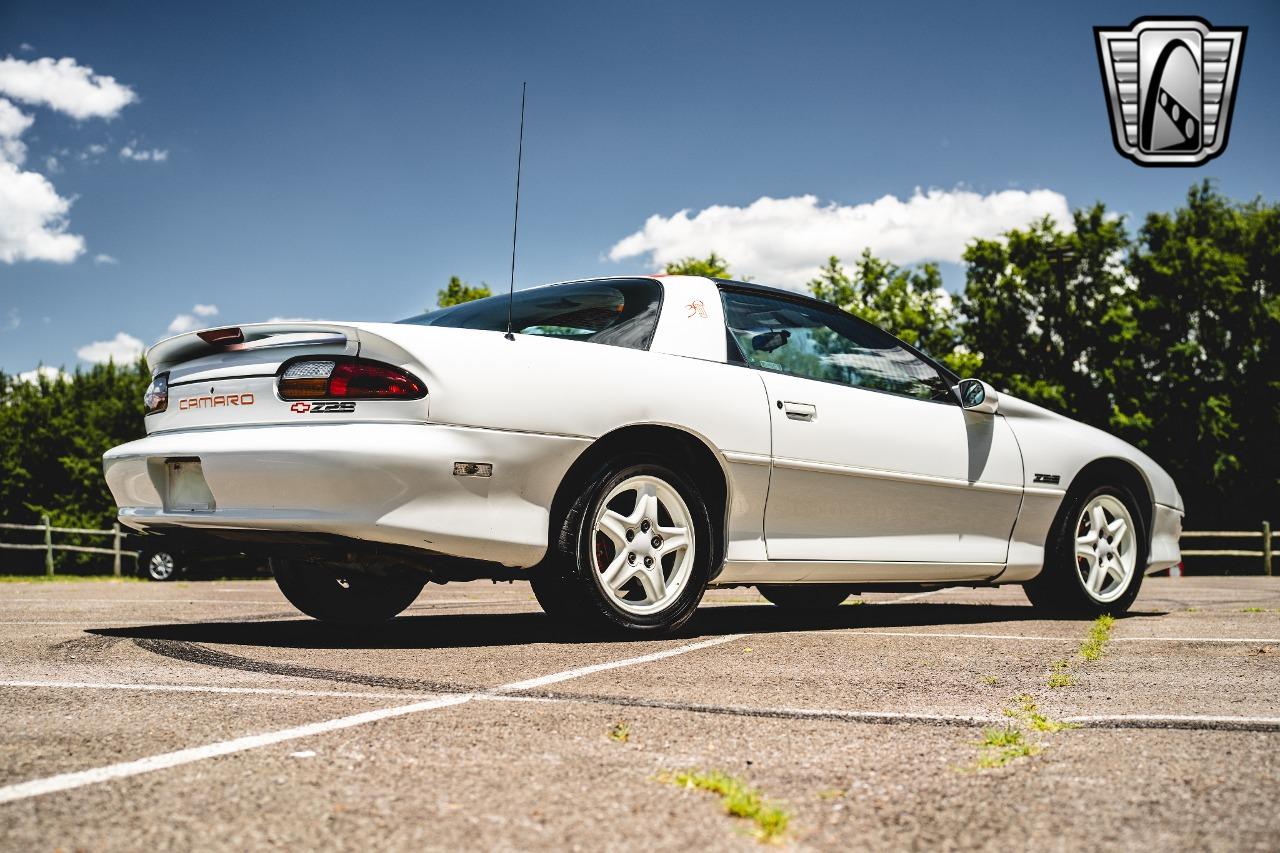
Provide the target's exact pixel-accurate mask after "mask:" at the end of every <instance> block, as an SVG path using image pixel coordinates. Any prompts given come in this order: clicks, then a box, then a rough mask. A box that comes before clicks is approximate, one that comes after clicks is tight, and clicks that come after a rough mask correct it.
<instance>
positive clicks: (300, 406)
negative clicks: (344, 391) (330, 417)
mask: <svg viewBox="0 0 1280 853" xmlns="http://www.w3.org/2000/svg"><path fill="white" fill-rule="evenodd" d="M355 410H356V404H355V403H352V402H350V401H345V402H341V403H304V402H297V403H294V404H293V405H292V406H290V407H289V411H291V412H293V413H294V414H295V415H305V414H312V415H323V414H332V413H334V412H354V411H355Z"/></svg>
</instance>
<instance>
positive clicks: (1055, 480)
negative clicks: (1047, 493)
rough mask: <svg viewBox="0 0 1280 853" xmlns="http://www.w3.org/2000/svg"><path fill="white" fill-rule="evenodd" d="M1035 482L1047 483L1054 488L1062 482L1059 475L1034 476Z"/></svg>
mask: <svg viewBox="0 0 1280 853" xmlns="http://www.w3.org/2000/svg"><path fill="white" fill-rule="evenodd" d="M1035 482H1037V483H1049V484H1050V485H1053V486H1056V485H1058V484H1059V483H1061V482H1062V476H1061V475H1060V474H1036V475H1035Z"/></svg>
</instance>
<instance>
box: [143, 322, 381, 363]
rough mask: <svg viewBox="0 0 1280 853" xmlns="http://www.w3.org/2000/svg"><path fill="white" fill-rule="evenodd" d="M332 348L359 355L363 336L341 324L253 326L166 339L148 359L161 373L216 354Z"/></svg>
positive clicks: (196, 332) (200, 332)
mask: <svg viewBox="0 0 1280 853" xmlns="http://www.w3.org/2000/svg"><path fill="white" fill-rule="evenodd" d="M333 345H338V346H343V347H345V350H346V354H347V355H356V354H357V353H359V352H360V334H359V332H358V331H357V330H356V328H355V327H354V326H347V325H343V324H340V323H323V322H318V323H311V322H302V323H299V322H282V323H250V324H248V325H244V326H227V327H222V328H214V329H201V330H199V331H195V332H187V333H185V334H181V335H175V336H173V337H172V338H165V339H164V340H163V341H160V342H159V343H157V344H155V345H153V346H152V347H150V348H149V349H148V350H147V353H146V356H147V364H149V365H150V366H151V370H152V371H153V372H156V373H159V372H160V371H162V370H168V369H169V368H171V367H173V366H175V365H178V364H182V363H183V362H184V361H191V360H192V359H196V358H200V357H201V356H206V355H211V354H213V353H216V352H235V351H238V350H260V349H268V348H271V347H297V346H333Z"/></svg>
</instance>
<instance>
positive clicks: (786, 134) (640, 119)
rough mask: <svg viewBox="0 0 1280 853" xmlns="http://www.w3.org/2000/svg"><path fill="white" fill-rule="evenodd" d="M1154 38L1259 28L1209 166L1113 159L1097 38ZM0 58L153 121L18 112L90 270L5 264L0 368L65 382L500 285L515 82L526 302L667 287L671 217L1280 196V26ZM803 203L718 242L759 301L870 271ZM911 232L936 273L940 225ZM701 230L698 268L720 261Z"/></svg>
mask: <svg viewBox="0 0 1280 853" xmlns="http://www.w3.org/2000/svg"><path fill="white" fill-rule="evenodd" d="M1153 13H1160V14H1179V13H1188V14H1200V15H1203V16H1205V17H1207V18H1209V20H1210V21H1211V22H1212V23H1214V24H1219V25H1228V24H1235V25H1239V24H1243V25H1247V26H1249V28H1250V30H1249V36H1248V45H1247V49H1246V52H1245V59H1244V67H1243V74H1242V78H1241V86H1240V92H1239V95H1238V98H1237V101H1236V109H1235V117H1234V120H1233V124H1232V130H1231V137H1230V140H1231V141H1230V147H1229V149H1228V151H1227V152H1226V154H1225V155H1223V156H1222V157H1220V158H1219V159H1217V160H1215V161H1212V162H1211V163H1209V164H1208V165H1206V166H1204V167H1201V168H1197V169H1144V168H1141V167H1138V166H1135V165H1134V164H1132V163H1130V162H1129V161H1127V160H1125V159H1123V158H1121V157H1120V156H1119V155H1118V154H1117V153H1116V152H1115V150H1114V148H1113V146H1112V143H1111V141H1110V137H1109V133H1110V131H1109V127H1108V123H1107V116H1106V109H1105V105H1104V102H1103V97H1102V89H1101V84H1100V80H1099V75H1098V67H1097V60H1096V55H1095V49H1094V44H1093V34H1092V30H1091V28H1092V26H1094V25H1095V24H1116V25H1127V24H1128V23H1129V22H1130V21H1131V20H1132V19H1133V18H1135V17H1138V16H1139V15H1143V14H1153ZM6 56H12V57H13V58H15V59H17V60H22V61H23V62H32V61H35V60H38V59H39V58H41V57H52V58H54V59H58V58H61V57H71V58H73V59H74V60H75V63H77V65H78V66H87V67H91V68H92V69H93V71H94V73H95V74H98V75H110V76H111V77H113V78H115V80H116V82H117V84H118V85H120V86H127V87H129V89H130V90H132V92H133V93H134V95H135V96H136V100H134V101H133V102H132V103H129V104H127V105H126V106H124V107H122V108H120V109H118V110H117V111H115V113H114V117H113V118H110V119H105V118H95V117H90V118H85V119H83V120H76V119H75V118H73V117H72V116H71V115H69V114H67V112H66V111H65V110H62V111H60V110H57V109H50V108H47V107H44V106H40V105H38V104H31V103H18V106H19V107H21V109H22V112H23V113H24V114H26V115H29V116H30V117H31V118H32V119H33V122H32V124H31V126H30V127H29V129H27V130H26V131H25V133H24V134H23V136H22V137H21V139H22V142H23V143H25V145H26V149H27V153H26V163H25V165H24V166H23V167H22V168H23V169H25V170H28V171H31V172H35V173H38V174H40V175H43V176H44V178H45V180H47V181H48V182H49V183H50V184H51V185H52V187H53V188H55V189H56V192H57V195H58V196H59V197H61V198H64V199H67V200H70V201H71V206H70V209H69V212H68V214H67V217H66V232H67V233H69V234H74V235H78V236H79V237H81V238H83V252H82V253H80V254H79V255H78V256H77V257H76V258H75V260H74V261H71V262H68V263H56V262H52V261H47V260H17V261H15V262H13V263H3V262H0V369H4V370H6V371H9V372H17V371H25V370H29V369H31V368H33V367H34V366H35V365H36V364H37V363H44V364H48V365H65V366H67V367H68V368H71V367H73V366H74V365H76V364H77V363H83V362H81V361H80V360H79V359H78V358H77V352H78V351H79V350H81V349H82V348H83V347H85V346H86V345H87V344H90V343H91V342H95V341H110V340H113V339H114V338H115V337H116V336H117V335H119V334H121V333H124V334H126V335H127V336H130V337H133V338H137V339H139V340H142V341H144V342H146V343H151V342H153V341H154V340H156V339H158V338H159V337H162V336H164V334H165V332H166V329H167V328H168V327H169V326H170V324H171V323H172V322H173V321H174V320H175V318H176V317H178V315H180V314H192V309H193V307H194V306H197V305H201V306H216V307H217V311H218V313H217V314H216V315H215V314H212V313H210V312H209V309H207V308H206V309H205V311H206V315H205V318H200V317H196V318H195V322H201V321H202V319H208V322H209V323H212V324H217V323H222V322H226V323H234V322H248V321H253V320H263V319H267V318H269V317H273V316H294V317H298V316H301V317H327V318H364V319H392V318H398V317H402V316H406V315H408V314H412V313H415V312H417V311H419V310H421V309H422V308H424V307H426V306H427V305H429V304H431V303H432V302H433V301H434V298H435V291H436V290H437V289H438V288H440V287H441V286H443V284H444V283H445V282H446V281H447V279H448V277H449V276H450V275H454V274H457V275H461V276H463V277H464V278H466V279H467V280H470V281H481V280H483V281H487V282H489V283H490V284H493V285H504V286H505V283H506V280H507V267H508V264H509V255H508V252H509V248H510V245H509V244H510V227H511V200H512V199H511V195H512V184H513V172H514V155H515V133H516V124H517V119H518V109H519V97H520V82H521V81H522V80H528V81H529V114H528V119H527V125H526V147H525V175H524V185H523V195H522V210H521V248H520V259H519V266H518V270H517V286H527V285H530V284H534V283H538V282H543V281H550V280H556V279H562V278H569V277H578V276H587V275H595V274H617V273H626V272H633V271H637V270H640V271H644V270H649V269H652V268H654V263H655V260H654V258H655V256H653V255H637V256H633V257H629V258H626V259H624V260H622V261H621V262H618V261H614V260H611V259H610V258H609V253H610V250H611V249H612V248H613V247H614V246H615V245H616V244H617V243H618V242H619V241H620V240H623V239H624V238H626V237H628V235H632V234H634V233H636V232H638V231H640V230H641V229H643V228H644V227H645V223H646V220H648V218H649V217H651V216H654V215H660V216H663V217H671V216H673V215H674V214H676V213H677V212H678V211H681V210H685V209H687V210H689V211H690V213H689V214H688V216H689V217H691V218H693V217H696V215H697V214H698V212H699V211H702V210H704V209H706V208H708V207H713V206H724V207H727V208H741V207H745V206H748V205H751V204H752V203H753V202H755V201H756V200H757V199H760V198H761V197H770V198H773V199H791V198H794V197H799V196H804V195H806V194H811V195H813V196H816V197H817V199H818V200H819V201H818V202H816V203H815V205H810V207H813V208H814V209H818V208H820V207H821V206H822V205H824V204H827V203H835V204H837V205H840V206H850V207H855V206H857V205H865V204H869V203H871V202H875V201H876V200H877V199H880V198H882V197H884V196H886V195H888V196H893V197H895V198H896V199H898V200H901V201H902V202H904V203H906V202H907V201H908V200H909V199H910V198H911V197H912V195H913V193H914V192H915V190H916V188H923V189H924V190H928V189H930V188H934V189H937V190H939V191H941V192H942V193H944V195H945V197H946V198H950V197H951V196H950V195H949V194H951V193H954V192H955V191H956V190H957V189H960V190H961V191H963V192H971V193H974V194H976V197H978V198H980V199H981V198H982V197H985V196H988V195H989V194H991V193H999V192H1008V191H1018V192H1019V193H1027V192H1031V191H1036V190H1040V191H1049V194H1057V195H1059V196H1061V197H1065V202H1066V203H1067V204H1069V205H1071V206H1073V207H1074V206H1080V205H1085V204H1089V203H1092V202H1094V201H1097V200H1101V201H1103V202H1105V203H1106V204H1107V205H1108V207H1110V208H1111V209H1113V210H1115V211H1118V212H1121V213H1126V214H1131V215H1133V216H1135V217H1139V218H1140V217H1141V215H1142V214H1144V213H1145V212H1147V211H1149V210H1154V209H1168V208H1171V207H1173V206H1175V205H1176V204H1178V203H1179V201H1180V200H1181V199H1182V198H1183V196H1184V195H1185V193H1186V190H1187V187H1188V186H1189V185H1190V184H1191V182H1192V181H1195V180H1198V179H1200V178H1202V177H1213V178H1215V179H1217V180H1218V181H1219V182H1220V185H1221V187H1222V189H1223V190H1224V191H1226V192H1227V193H1228V194H1230V195H1232V196H1235V197H1239V198H1248V197H1252V196H1254V195H1257V194H1261V195H1262V196H1264V197H1266V198H1267V199H1270V200H1276V199H1277V198H1280V166H1278V165H1277V157H1276V154H1275V152H1276V150H1277V140H1280V109H1277V104H1276V98H1277V91H1278V90H1277V86H1276V83H1277V81H1280V5H1277V4H1275V3H1256V4H1247V3H1243V4H1242V3H1215V4H1213V5H1212V7H1207V6H1204V5H1189V4H1186V3H1176V2H1175V3H1167V4H1165V5H1162V6H1159V7H1152V6H1149V5H1138V4H1131V3H1098V4H1086V3H1070V4H1067V3H1063V4H1057V5H1039V4H1027V3H1009V4H987V5H980V4H953V3H945V4H942V3H939V4H936V5H927V4H911V3H905V2H893V3H884V4H870V3H866V4H853V3H797V2H793V3H786V4H783V3H759V4H756V3H747V2H735V3H698V2H680V3H649V4H636V3H625V4H624V3H599V2H595V3H551V2H547V3H522V4H514V3H513V4H501V3H484V2H477V3H468V4H434V5H428V4H419V3H413V4H409V3H404V4H391V3H379V4H350V3H343V4H323V3H294V4H287V3H277V4H263V3H247V2H246V3H234V2H228V3H223V4H216V5H212V6H210V5H199V6H196V5H193V4H179V3H172V4H147V3H128V4H83V5H78V4H62V3H54V2H49V0H45V2H30V3H29V2H22V0H6V2H5V3H3V4H2V5H0V58H4V57H6ZM90 146H102V148H103V150H102V151H101V152H100V153H97V154H94V153H91V152H92V151H96V149H91V148H90ZM125 148H127V149H128V153H127V155H125V154H122V153H121V152H122V150H123V149H125ZM144 152H145V156H147V157H148V159H145V160H143V159H135V158H138V157H141V156H144ZM157 152H160V153H159V154H157ZM82 155H83V156H82ZM49 157H55V158H57V163H56V164H52V165H51V164H50V163H49V160H48V158H49ZM5 203H6V202H5V201H4V199H3V197H0V205H3V204H5ZM792 207H793V208H795V207H798V208H800V211H799V218H798V219H796V220H795V223H796V224H795V225H794V227H792V228H790V229H788V228H786V227H785V225H781V226H776V227H775V233H778V237H777V239H776V240H775V239H773V238H772V237H771V236H765V235H769V234H770V232H768V231H767V230H766V231H763V232H760V231H754V232H747V231H745V230H743V231H741V232H735V233H738V235H739V236H738V238H736V239H738V243H737V244H734V243H732V242H730V247H726V246H722V245H706V246H705V248H706V249H708V250H709V249H717V250H719V251H721V253H722V254H727V255H729V260H730V261H731V262H735V261H736V262H737V266H736V271H738V272H741V273H743V274H753V273H754V274H755V275H756V278H757V279H760V280H764V281H768V280H769V276H767V275H761V274H760V270H759V269H755V268H752V267H750V266H747V265H744V264H743V263H742V258H736V259H735V256H734V255H735V253H734V252H733V251H731V250H730V248H731V247H732V246H733V245H740V246H741V249H740V252H739V254H743V253H746V254H750V257H751V260H752V263H754V264H757V265H759V266H760V267H762V268H765V269H774V268H777V269H783V268H784V267H786V265H787V264H791V265H792V267H794V265H795V264H796V263H802V262H804V261H805V258H806V257H808V256H807V255H804V252H808V253H810V254H812V255H815V260H816V256H817V255H822V254H826V253H829V252H831V251H838V252H840V253H842V254H846V255H852V254H853V250H851V249H850V248H849V247H848V245H831V246H830V248H827V245H826V243H823V242H822V240H823V239H825V237H823V236H822V235H823V234H825V233H826V232H825V231H823V230H821V229H817V230H815V231H814V232H813V234H816V235H817V236H816V237H814V238H813V239H811V240H808V242H806V241H805V240H804V239H801V238H802V237H803V236H804V234H799V233H798V232H801V231H804V230H805V228H806V227H807V226H806V225H805V223H806V222H808V221H809V220H807V219H805V216H806V215H807V214H805V211H804V210H803V208H805V205H804V204H803V203H793V204H792ZM857 210H862V211H863V212H864V213H867V212H870V214H871V215H878V214H876V213H875V211H876V210H880V209H879V208H877V209H875V210H872V209H871V208H866V209H859V208H856V207H855V213H856V211H857ZM942 210H943V212H944V213H945V211H946V208H942ZM881 212H883V211H881ZM739 213H740V212H739ZM936 213H937V212H936V211H935V215H936ZM889 214H890V215H891V214H892V211H889ZM3 215H4V211H2V210H0V216H3ZM780 215H781V219H779V220H776V221H778V222H782V223H785V222H787V221H788V220H787V218H786V217H787V216H789V215H791V214H789V213H787V212H786V211H785V210H784V211H782V214H780ZM953 218H954V217H953ZM770 221H771V222H772V221H775V220H770ZM661 224H662V223H659V225H661ZM677 225H678V226H679V227H681V228H683V227H684V226H683V225H682V224H681V223H677ZM828 225H830V223H828ZM673 227H674V226H673ZM771 227H774V226H771ZM915 227H917V228H920V227H923V229H924V230H923V231H921V232H920V233H919V235H918V239H917V237H916V236H914V235H909V236H911V240H910V241H909V242H918V243H919V244H920V245H921V246H922V247H923V248H921V249H920V250H919V251H921V252H925V253H927V252H928V251H931V249H930V248H929V246H930V243H929V238H930V234H929V233H925V232H926V231H931V226H929V224H928V218H927V217H926V218H925V220H924V226H920V224H919V222H917V223H916V226H915ZM671 230H672V229H671V228H666V229H665V230H664V229H662V228H659V229H658V231H655V234H657V233H658V232H662V233H668V232H670V231H671ZM676 230H679V228H676ZM685 231H686V232H688V233H684V236H683V238H682V239H683V242H680V243H679V246H685V245H691V246H697V245H699V243H698V240H699V239H701V238H700V237H699V232H698V230H697V229H696V228H686V229H685ZM780 232H785V233H780ZM711 233H713V234H714V233H716V232H715V231H714V229H712V231H711ZM747 233H750V237H749V238H745V237H742V236H741V235H742V234H747ZM806 233H808V232H806ZM668 236H670V235H669V234H668ZM655 239H657V238H655ZM850 239H851V238H850ZM640 242H641V243H644V240H641V241H640ZM832 242H834V243H840V242H841V239H839V238H838V235H837V238H833V240H832ZM847 242H848V241H847V240H845V243H847ZM775 243H776V244H777V245H776V252H777V253H784V254H785V253H789V254H788V257H787V258H785V259H783V260H779V259H777V258H775V257H774V256H772V255H770V254H769V253H770V252H774V251H775V245H774V244H775ZM797 246H798V247H797ZM902 251H906V250H902ZM797 253H799V256H800V260H799V261H797V259H796V258H797V256H798V255H797ZM941 253H942V254H946V252H945V251H942V252H941ZM890 254H892V252H890ZM900 254H901V252H900ZM99 255H106V256H109V257H110V258H112V259H114V262H106V261H98V262H95V258H97V257H98V256H99ZM902 257H903V258H904V259H907V260H910V259H912V257H911V253H910V252H909V251H907V253H906V254H905V255H902ZM775 261H776V263H775ZM947 279H948V285H949V286H952V287H954V286H956V285H959V284H960V283H962V276H961V275H960V274H959V272H958V268H957V267H954V266H949V267H947Z"/></svg>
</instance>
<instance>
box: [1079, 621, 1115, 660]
mask: <svg viewBox="0 0 1280 853" xmlns="http://www.w3.org/2000/svg"><path fill="white" fill-rule="evenodd" d="M1115 624H1116V620H1115V617H1114V616H1110V615H1107V614H1105V613H1104V614H1103V615H1102V616H1099V617H1098V618H1097V619H1095V620H1093V625H1092V626H1090V628H1089V636H1087V637H1085V640H1084V642H1083V643H1081V644H1080V657H1082V658H1084V659H1085V660H1097V659H1098V658H1100V657H1102V653H1103V651H1104V650H1105V649H1106V647H1107V641H1108V640H1110V639H1111V629H1112V628H1113V627H1114V626H1115Z"/></svg>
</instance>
